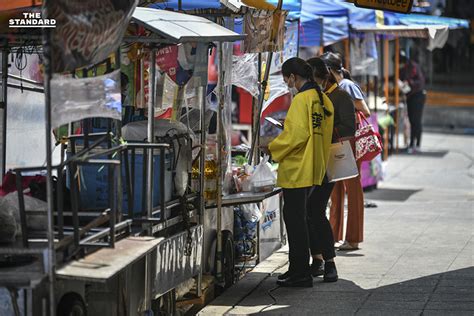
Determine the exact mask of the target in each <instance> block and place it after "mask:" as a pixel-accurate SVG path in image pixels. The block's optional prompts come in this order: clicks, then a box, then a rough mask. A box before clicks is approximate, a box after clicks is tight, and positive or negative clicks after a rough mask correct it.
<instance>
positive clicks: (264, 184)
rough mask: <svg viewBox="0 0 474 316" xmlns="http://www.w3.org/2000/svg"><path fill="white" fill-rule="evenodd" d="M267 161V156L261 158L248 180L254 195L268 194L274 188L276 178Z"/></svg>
mask: <svg viewBox="0 0 474 316" xmlns="http://www.w3.org/2000/svg"><path fill="white" fill-rule="evenodd" d="M268 159H269V156H268V155H265V156H264V157H263V159H262V161H260V163H259V164H258V165H257V167H256V168H255V171H254V172H253V174H252V177H251V178H250V185H251V188H252V191H253V192H255V193H258V192H269V191H272V190H273V188H274V187H275V184H276V177H275V174H274V173H273V171H272V170H271V169H270V166H269V165H268Z"/></svg>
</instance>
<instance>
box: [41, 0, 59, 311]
mask: <svg viewBox="0 0 474 316" xmlns="http://www.w3.org/2000/svg"><path fill="white" fill-rule="evenodd" d="M48 2H49V0H45V1H44V2H43V16H45V17H48V7H47V3H48ZM43 56H44V98H45V107H44V109H45V118H46V124H45V132H46V171H47V176H46V194H47V203H48V274H49V275H48V278H49V307H50V309H49V314H50V315H52V316H54V315H55V314H56V308H55V307H56V305H55V300H54V293H55V291H54V281H55V280H54V279H55V266H56V256H55V249H54V231H53V229H54V221H53V182H52V177H53V174H52V148H51V147H52V146H51V130H52V126H51V77H52V62H53V61H52V56H51V32H50V29H48V28H44V29H43Z"/></svg>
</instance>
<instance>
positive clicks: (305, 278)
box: [277, 274, 313, 287]
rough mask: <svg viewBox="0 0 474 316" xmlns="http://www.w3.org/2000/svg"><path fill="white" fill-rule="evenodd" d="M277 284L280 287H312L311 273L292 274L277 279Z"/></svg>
mask: <svg viewBox="0 0 474 316" xmlns="http://www.w3.org/2000/svg"><path fill="white" fill-rule="evenodd" d="M277 284H278V285H279V286H282V287H313V277H312V276H311V275H301V274H299V275H298V274H296V275H295V274H293V275H290V276H289V277H288V278H286V279H284V280H278V281H277Z"/></svg>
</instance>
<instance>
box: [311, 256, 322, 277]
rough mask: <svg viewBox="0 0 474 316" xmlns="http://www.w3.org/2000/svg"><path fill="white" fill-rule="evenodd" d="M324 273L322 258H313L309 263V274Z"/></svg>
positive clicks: (317, 274) (314, 275)
mask: <svg viewBox="0 0 474 316" xmlns="http://www.w3.org/2000/svg"><path fill="white" fill-rule="evenodd" d="M323 274H324V267H323V260H321V259H313V263H312V264H311V275H312V276H313V277H317V276H320V275H323Z"/></svg>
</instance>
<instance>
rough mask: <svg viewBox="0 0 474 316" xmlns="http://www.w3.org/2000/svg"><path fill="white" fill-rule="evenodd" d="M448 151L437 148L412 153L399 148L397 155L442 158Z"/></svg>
mask: <svg viewBox="0 0 474 316" xmlns="http://www.w3.org/2000/svg"><path fill="white" fill-rule="evenodd" d="M448 153H449V151H448V150H438V151H423V150H422V151H419V152H417V153H414V154H409V153H408V152H407V150H406V149H404V150H400V151H399V152H398V154H399V155H407V156H421V157H429V158H444V156H446V155H447V154H448Z"/></svg>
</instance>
